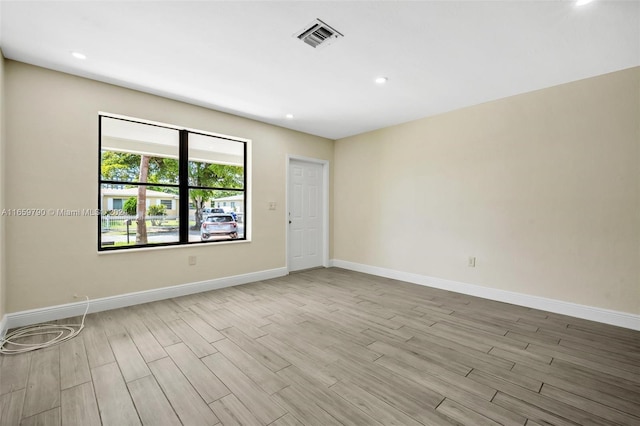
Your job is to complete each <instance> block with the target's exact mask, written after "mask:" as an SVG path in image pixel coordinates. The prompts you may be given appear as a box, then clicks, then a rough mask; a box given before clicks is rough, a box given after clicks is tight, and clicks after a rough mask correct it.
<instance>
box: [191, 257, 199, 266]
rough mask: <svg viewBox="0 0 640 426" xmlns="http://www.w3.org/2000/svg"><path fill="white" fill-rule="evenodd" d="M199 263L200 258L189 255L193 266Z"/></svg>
mask: <svg viewBox="0 0 640 426" xmlns="http://www.w3.org/2000/svg"><path fill="white" fill-rule="evenodd" d="M196 263H198V259H197V258H196V257H195V256H189V265H190V266H193V265H195V264H196Z"/></svg>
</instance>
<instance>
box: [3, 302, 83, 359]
mask: <svg viewBox="0 0 640 426" xmlns="http://www.w3.org/2000/svg"><path fill="white" fill-rule="evenodd" d="M85 297H86V298H87V308H86V309H85V310H84V315H82V322H81V323H80V324H36V325H28V326H26V327H21V328H18V329H16V330H14V331H12V332H11V333H9V334H7V335H6V336H5V337H4V338H3V339H2V340H0V354H4V355H16V354H22V353H25V352H31V351H35V350H38V349H43V348H48V347H50V346H53V345H57V344H59V343H62V342H66V341H67V340H69V339H73V338H74V337H76V336H77V335H78V334H80V332H81V331H82V329H84V319H85V317H86V316H87V312H89V297H88V296H85ZM50 334H54V335H55V336H54V337H53V338H52V339H49V340H48V341H46V342H40V343H20V342H19V341H18V340H21V339H25V338H27V337H32V336H42V335H50ZM8 345H10V346H12V347H11V348H8V347H7V346H8Z"/></svg>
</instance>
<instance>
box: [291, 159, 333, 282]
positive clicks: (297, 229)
mask: <svg viewBox="0 0 640 426" xmlns="http://www.w3.org/2000/svg"><path fill="white" fill-rule="evenodd" d="M322 167H323V166H322V164H318V163H311V162H306V161H300V160H294V159H291V160H290V162H289V270H290V271H298V270H300V269H308V268H315V267H317V266H322V261H323V237H324V232H323V205H322V201H323V192H322V191H323V176H322V172H323V170H322Z"/></svg>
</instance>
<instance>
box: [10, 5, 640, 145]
mask: <svg viewBox="0 0 640 426" xmlns="http://www.w3.org/2000/svg"><path fill="white" fill-rule="evenodd" d="M0 15H1V17H0V24H1V28H0V47H1V48H2V51H3V53H4V56H5V57H6V58H9V59H14V60H17V61H22V62H26V63H30V64H35V65H39V66H42V67H45V68H51V69H54V70H59V71H64V72H67V73H70V74H75V75H79V76H84V77H89V78H92V79H96V80H100V81H105V82H109V83H114V84H118V85H121V86H125V87H129V88H133V89H137V90H141V91H144V92H149V93H154V94H158V95H162V96H166V97H169V98H173V99H178V100H182V101H186V102H189V103H193V104H197V105H202V106H205V107H209V108H213V109H216V110H220V111H226V112H230V113H232V114H236V115H240V116H244V117H249V118H253V119H256V120H260V121H264V122H267V123H271V124H275V125H279V126H284V127H288V128H291V129H296V130H300V131H303V132H307V133H311V134H315V135H320V136H325V137H327V138H331V139H337V138H341V137H345V136H349V135H353V134H358V133H362V132H365V131H368V130H373V129H377V128H381V127H386V126H390V125H393V124H398V123H402V122H406V121H410V120H414V119H417V118H421V117H425V116H430V115H434V114H439V113H443V112H446V111H451V110H454V109H458V108H462V107H465V106H469V105H475V104H478V103H482V102H487V101H490V100H493V99H499V98H503V97H506V96H511V95H514V94H518V93H524V92H529V91H532V90H537V89H541V88H544V87H549V86H553V85H557V84H561V83H565V82H569V81H574V80H579V79H583V78H587V77H591V76H595V75H599V74H604V73H607V72H612V71H616V70H621V69H625V68H629V67H633V66H638V65H640V2H638V1H635V0H630V1H605V0H596V1H594V2H593V3H590V4H588V5H586V6H582V7H576V6H575V4H574V2H573V1H465V2H463V1H406V2H405V1H402V2H401V1H375V2H374V1H350V2H346V1H344V2H342V1H319V2H313V1H279V2H275V1H258V2H247V1H196V2H187V1H161V2H155V1H124V2H116V1H69V2H61V1H44V2H36V1H6V0H2V1H1V2H0ZM315 18H320V19H322V20H323V21H324V22H326V23H327V24H329V25H331V26H333V27H334V28H335V29H336V30H338V31H340V32H341V33H343V34H344V38H342V39H340V40H338V41H336V42H335V43H333V44H332V45H329V46H327V47H324V48H321V49H313V48H312V47H310V46H308V45H306V44H304V43H303V42H301V41H300V40H298V39H296V38H295V37H293V34H294V33H295V32H297V31H299V30H302V29H303V27H305V26H306V25H307V24H309V23H310V22H311V21H313V20H314V19H315ZM72 51H79V52H82V53H84V54H85V55H86V56H87V59H86V60H78V59H76V58H74V57H72V56H71V54H70V53H71V52H72ZM377 76H386V77H388V78H389V81H388V82H387V84H386V85H384V86H379V85H376V84H375V83H374V82H373V79H374V78H375V77H377ZM113 112H116V113H117V112H118V111H113ZM287 113H291V114H294V116H295V117H294V119H292V120H288V119H286V118H285V115H286V114H287ZM141 118H146V117H141Z"/></svg>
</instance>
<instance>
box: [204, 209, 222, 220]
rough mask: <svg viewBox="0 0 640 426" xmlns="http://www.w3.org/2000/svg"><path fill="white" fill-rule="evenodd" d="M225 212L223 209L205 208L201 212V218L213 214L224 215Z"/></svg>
mask: <svg viewBox="0 0 640 426" xmlns="http://www.w3.org/2000/svg"><path fill="white" fill-rule="evenodd" d="M224 212H225V211H224V210H222V209H214V208H213V207H205V208H203V209H202V210H200V216H202V217H203V218H204V217H207V216H209V215H211V214H218V213H224Z"/></svg>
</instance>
